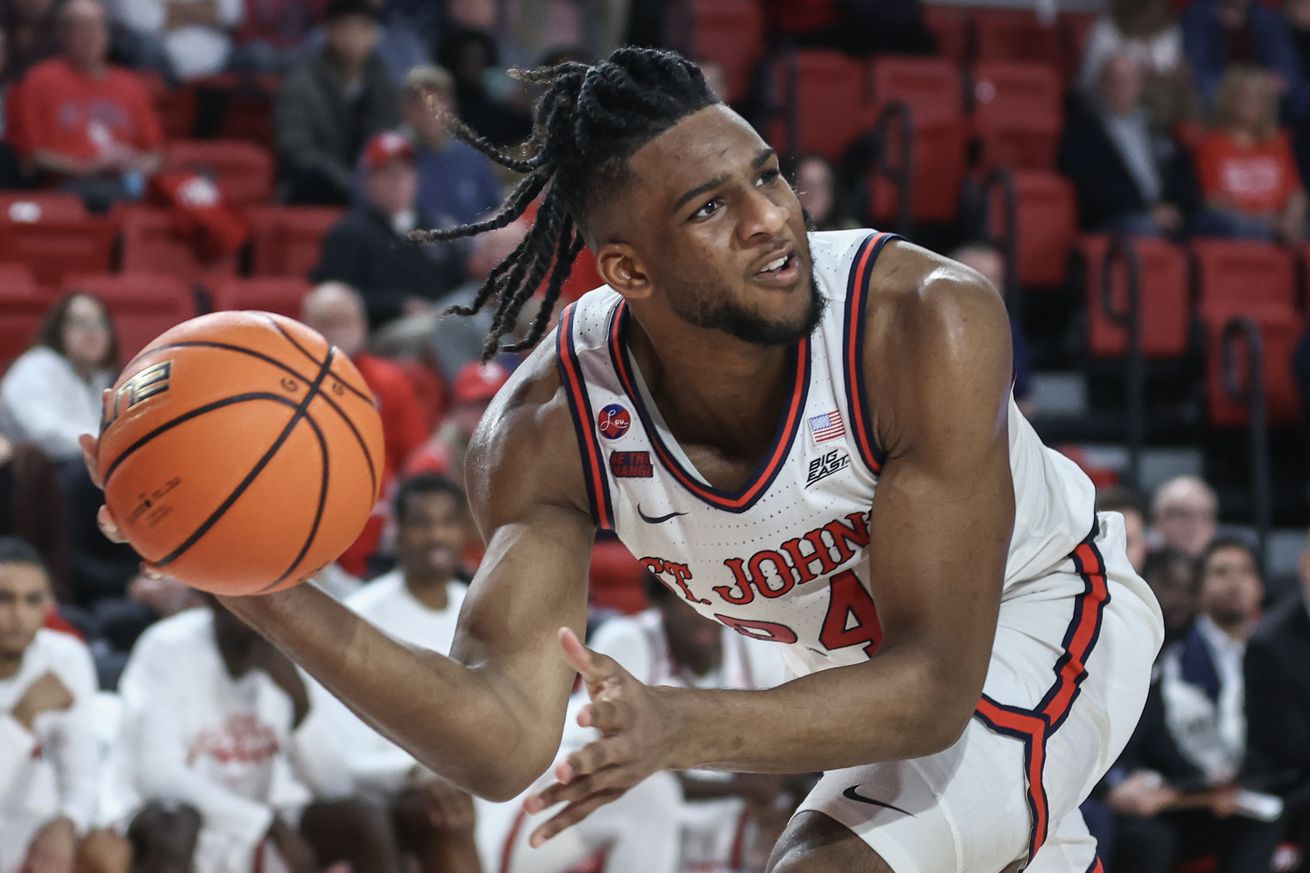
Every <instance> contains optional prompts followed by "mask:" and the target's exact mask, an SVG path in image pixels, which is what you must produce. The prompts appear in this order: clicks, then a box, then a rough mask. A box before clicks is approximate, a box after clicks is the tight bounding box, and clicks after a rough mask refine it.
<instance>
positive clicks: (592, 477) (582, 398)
mask: <svg viewBox="0 0 1310 873" xmlns="http://www.w3.org/2000/svg"><path fill="white" fill-rule="evenodd" d="M576 305H577V304H570V305H569V306H567V307H565V309H564V312H563V313H561V314H560V320H559V328H558V332H559V335H558V337H557V346H558V349H557V354H556V358H557V359H558V361H559V369H560V378H561V379H562V381H563V382H564V393H565V395H566V396H567V397H568V401H569V408H570V409H571V410H572V412H573V427H574V430H576V431H577V434H578V446H579V447H580V448H581V450H582V471H583V473H584V474H585V476H586V480H587V496H588V497H589V498H590V503H591V513H592V516H593V517H594V518H595V520H596V524H597V525H599V526H600V527H602V528H605V529H613V527H614V509H613V506H612V505H611V503H610V495H609V489H608V488H606V487H605V466H604V464H603V463H602V462H601V458H602V454H601V448H600V442H599V440H598V439H597V437H596V431H595V429H594V427H593V425H592V422H591V403H590V402H589V401H588V399H587V388H586V382H585V380H584V379H583V378H582V368H581V366H580V365H579V364H578V358H577V352H576V350H575V349H574V347H573V307H574V306H576Z"/></svg>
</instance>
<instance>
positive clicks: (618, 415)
mask: <svg viewBox="0 0 1310 873" xmlns="http://www.w3.org/2000/svg"><path fill="white" fill-rule="evenodd" d="M809 238H810V250H811V252H812V253H813V259H814V277H815V281H816V282H817V285H818V292H819V294H821V295H822V296H823V297H824V298H826V301H827V307H826V309H825V310H824V315H823V319H822V322H821V323H820V325H819V327H818V329H817V330H816V331H815V332H814V333H813V334H812V335H811V336H809V337H808V338H806V339H804V340H802V341H801V342H799V343H798V344H797V345H796V347H795V349H794V350H793V351H792V352H791V353H792V354H793V355H794V362H793V366H792V370H791V375H790V378H791V380H792V382H793V388H792V392H791V397H790V400H789V401H788V402H787V404H786V407H785V408H784V410H783V412H782V419H781V421H780V422H779V424H778V429H777V431H776V434H775V437H774V442H773V446H772V448H771V449H770V450H769V452H768V453H767V455H766V456H765V458H764V460H763V462H762V463H761V465H760V468H759V469H758V470H757V471H756V472H755V474H754V475H752V476H751V477H750V478H749V480H748V481H747V482H746V483H745V484H744V485H743V486H742V487H741V488H739V489H737V490H734V491H725V490H722V489H719V488H715V487H713V486H711V485H710V484H708V483H707V482H706V481H705V480H704V479H703V478H702V477H701V476H700V475H699V474H698V473H697V471H696V469H695V468H694V467H693V465H692V464H691V462H690V461H689V460H688V458H687V455H686V453H685V452H683V451H682V449H681V448H680V447H679V445H678V443H677V441H676V440H675V439H674V437H673V435H672V434H671V432H670V430H669V428H668V427H667V425H666V424H665V422H664V421H663V420H662V419H661V416H660V412H659V410H658V409H657V408H656V407H655V404H654V403H653V402H652V401H651V399H650V396H649V393H648V392H647V391H646V389H645V386H644V382H643V381H642V377H641V373H640V372H639V371H638V370H637V367H636V363H635V360H634V359H633V357H632V356H631V355H630V354H629V353H628V351H627V348H626V337H627V331H628V325H629V323H630V321H631V314H630V312H629V311H628V307H627V305H626V304H625V303H624V302H623V298H622V297H620V296H619V295H618V294H617V293H616V292H614V291H613V290H611V289H609V288H607V287H604V288H598V289H596V290H595V291H592V292H590V293H588V294H586V295H584V296H583V297H582V298H581V299H579V300H578V301H577V302H576V303H574V304H573V305H572V306H570V307H568V308H567V309H566V310H565V311H564V313H563V314H562V315H561V318H560V325H559V328H558V330H557V333H556V343H557V349H558V358H559V366H560V374H561V377H562V379H563V382H564V387H565V391H566V394H567V395H568V398H569V403H570V406H571V408H572V411H573V414H574V424H575V427H576V430H577V434H578V440H579V445H580V449H581V453H582V461H583V470H584V472H585V474H586V477H587V488H588V492H589V498H590V501H591V507H592V512H593V514H594V515H595V518H596V522H597V524H598V525H599V526H600V527H602V528H607V529H612V530H613V531H615V532H616V533H617V534H618V537H619V539H620V540H622V542H623V543H624V545H626V546H627V547H628V549H629V551H631V552H632V554H633V555H634V556H636V557H637V558H638V559H639V560H640V561H641V563H642V564H643V565H645V566H646V567H647V568H648V569H649V570H650V571H651V572H653V573H655V574H656V575H657V576H658V577H659V578H660V580H661V581H663V582H664V583H665V584H666V585H668V586H669V587H670V589H672V590H673V591H674V592H676V593H678V594H679V595H680V596H682V597H684V598H685V599H686V600H687V601H688V602H689V603H691V604H692V605H693V606H694V607H695V608H696V609H697V610H698V611H700V612H701V613H702V614H704V615H706V616H709V617H712V618H714V619H716V620H717V621H719V622H721V623H723V624H725V625H727V626H728V627H730V628H733V629H734V630H736V631H738V632H740V633H742V634H745V635H746V636H750V637H753V638H756V639H762V640H770V641H773V642H779V643H784V644H786V645H787V655H788V660H789V662H790V664H791V666H792V668H793V669H794V670H796V671H797V672H800V673H804V672H810V671H813V670H820V669H825V668H827V667H833V666H837V665H840V664H850V663H856V662H858V661H863V660H864V659H866V658H867V657H869V656H870V655H872V654H873V652H874V651H875V650H876V648H877V646H878V644H879V642H880V641H881V639H882V628H881V626H880V624H879V622H878V613H877V609H876V608H875V606H874V602H873V598H872V596H871V594H870V591H869V579H868V574H869V566H868V554H867V550H868V545H869V518H870V513H871V509H872V506H873V501H874V495H875V492H876V490H877V485H878V473H879V471H880V470H881V469H882V464H883V460H884V455H883V452H882V450H881V449H880V448H879V446H878V444H877V442H876V440H875V437H874V434H873V433H872V429H871V426H870V416H869V414H868V404H869V397H868V394H867V391H866V389H865V385H864V381H865V380H864V371H863V365H862V361H863V345H864V334H865V330H864V327H865V325H864V316H865V310H866V306H865V301H866V297H867V288H868V279H869V276H870V275H871V273H872V271H873V266H874V261H875V260H876V259H877V257H878V254H879V252H880V251H881V250H882V248H883V247H884V246H885V245H886V244H887V242H888V241H889V240H890V239H893V237H891V236H890V235H888V234H880V233H876V232H871V231H868V230H854V231H838V232H832V233H812V234H810V237H809ZM1009 421H1010V426H1009V437H1010V464H1011V468H1012V470H1013V476H1014V491H1015V507H1016V513H1015V523H1014V534H1013V538H1012V540H1011V543H1010V552H1009V558H1008V560H1007V564H1006V580H1005V587H1006V591H1005V596H1006V597H1010V596H1013V595H1014V594H1015V593H1016V591H1017V590H1018V587H1019V583H1021V582H1034V580H1039V579H1040V578H1041V577H1042V576H1043V575H1045V573H1046V571H1048V570H1049V569H1050V568H1052V567H1053V566H1055V565H1056V564H1057V563H1059V562H1060V561H1062V560H1064V559H1066V558H1067V557H1068V556H1069V555H1070V553H1071V552H1073V550H1074V548H1075V547H1076V546H1077V545H1078V544H1079V543H1080V542H1082V541H1083V540H1084V539H1086V538H1087V536H1088V534H1089V532H1090V531H1091V530H1092V525H1093V521H1094V513H1093V503H1094V489H1093V487H1092V483H1091V482H1090V481H1089V480H1088V478H1087V477H1086V476H1085V475H1083V473H1082V471H1080V470H1079V469H1078V468H1077V466H1075V465H1074V464H1073V462H1071V461H1069V460H1068V459H1067V458H1065V457H1063V456H1062V455H1059V454H1057V453H1055V452H1052V451H1050V450H1048V449H1047V448H1046V447H1045V446H1043V445H1042V443H1041V440H1040V439H1039V438H1038V437H1037V434H1036V433H1035V432H1034V431H1033V429H1032V427H1031V426H1030V425H1029V424H1028V422H1027V421H1026V420H1025V419H1024V418H1023V416H1022V415H1021V414H1020V412H1019V410H1018V408H1017V407H1016V406H1015V405H1014V403H1013V401H1012V402H1011V404H1010V418H1009ZM1034 584H1036V585H1037V586H1039V587H1040V585H1041V584H1042V583H1041V582H1034ZM1024 587H1025V588H1030V587H1032V586H1031V585H1028V586H1024ZM1081 591H1082V590H1081V587H1079V588H1077V589H1073V588H1071V589H1070V591H1069V592H1068V593H1069V595H1070V596H1076V595H1077V594H1080V593H1081ZM1048 596H1049V592H1048Z"/></svg>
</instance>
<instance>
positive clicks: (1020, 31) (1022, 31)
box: [973, 7, 1060, 64]
mask: <svg viewBox="0 0 1310 873" xmlns="http://www.w3.org/2000/svg"><path fill="white" fill-rule="evenodd" d="M973 27H974V39H975V43H974V44H975V46H976V49H977V51H976V53H975V55H974V57H975V58H976V59H977V60H980V61H983V60H1003V61H1033V62H1036V63H1041V64H1057V63H1059V61H1060V36H1059V31H1057V30H1056V28H1055V26H1054V25H1053V24H1043V23H1042V22H1041V21H1038V19H1037V16H1036V14H1034V13H1033V12H1032V10H1029V9H988V8H985V7H983V8H978V9H975V10H974V13H973Z"/></svg>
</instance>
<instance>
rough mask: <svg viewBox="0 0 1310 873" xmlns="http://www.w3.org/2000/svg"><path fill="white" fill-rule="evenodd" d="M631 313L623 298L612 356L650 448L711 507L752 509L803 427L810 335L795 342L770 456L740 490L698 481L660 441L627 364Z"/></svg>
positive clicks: (612, 329) (612, 323)
mask: <svg viewBox="0 0 1310 873" xmlns="http://www.w3.org/2000/svg"><path fill="white" fill-rule="evenodd" d="M628 314H629V313H628V307H627V302H626V301H620V302H619V304H618V305H617V306H616V307H615V310H614V313H613V315H612V317H611V320H610V337H609V345H610V359H611V360H612V361H613V364H614V371H615V372H616V373H617V374H618V377H619V381H620V383H622V385H623V390H624V392H625V393H626V394H627V395H628V399H629V400H630V401H632V405H633V406H634V407H635V408H636V410H637V415H638V416H639V417H640V418H641V422H642V426H643V427H645V428H646V435H647V437H648V438H649V440H650V444H651V447H652V448H653V449H654V450H655V455H656V457H658V458H659V459H660V463H661V464H662V465H663V466H664V468H665V469H666V470H668V471H669V473H671V474H672V475H673V478H675V479H677V480H678V483H679V484H680V485H682V487H683V488H686V489H687V490H688V491H690V492H691V493H692V494H694V495H695V496H696V497H699V498H700V499H701V500H704V501H705V502H706V503H708V504H710V505H711V506H716V507H718V508H719V509H727V510H729V511H732V512H744V511H745V510H747V509H749V508H750V507H751V506H752V505H754V503H755V501H757V500H758V499H759V498H760V496H761V495H763V494H764V492H765V491H766V490H767V489H768V487H769V486H770V485H771V484H773V480H774V479H775V478H776V477H777V475H778V471H779V470H781V469H782V463H783V461H784V460H785V459H786V458H787V455H788V453H789V452H790V451H791V447H792V445H793V444H794V443H795V441H796V432H797V430H799V428H800V421H801V418H802V417H803V414H804V411H805V400H806V397H807V396H808V393H809V387H810V340H809V338H808V337H805V338H802V339H801V340H800V341H799V342H798V343H796V363H795V370H796V374H795V381H794V383H793V386H792V392H791V399H790V400H789V401H788V405H787V409H786V412H785V413H784V415H783V419H782V423H781V425H780V426H779V429H778V433H777V434H776V435H775V436H774V441H773V449H772V451H771V452H770V454H769V456H768V459H767V460H766V461H765V462H764V464H763V465H762V466H761V468H760V469H759V470H758V471H757V472H756V473H755V474H754V475H753V476H752V477H751V478H750V479H749V480H747V483H746V484H745V485H744V486H742V487H741V488H740V489H739V490H737V491H724V490H722V489H719V488H715V487H713V486H711V485H706V484H704V483H702V482H699V481H697V480H696V478H695V477H693V476H692V475H691V474H689V473H687V471H685V470H683V469H682V466H681V465H680V464H679V463H678V460H677V458H676V457H675V456H674V455H673V453H672V452H670V451H669V450H668V448H667V447H666V446H665V445H664V442H663V441H662V440H661V438H660V434H659V430H658V428H656V426H655V423H654V421H653V420H652V419H651V417H650V414H649V412H648V411H647V409H646V405H645V403H644V402H643V401H642V397H641V392H640V391H638V390H637V383H636V380H635V379H634V378H633V376H632V370H631V368H630V367H629V366H628V360H627V354H626V352H625V350H624V344H623V332H624V326H625V325H626V323H627V319H628Z"/></svg>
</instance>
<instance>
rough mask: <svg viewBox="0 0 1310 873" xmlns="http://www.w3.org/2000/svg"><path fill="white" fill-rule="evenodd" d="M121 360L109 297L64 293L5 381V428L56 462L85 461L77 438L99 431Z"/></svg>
mask: <svg viewBox="0 0 1310 873" xmlns="http://www.w3.org/2000/svg"><path fill="white" fill-rule="evenodd" d="M117 364H118V340H117V339H116V337H115V336H114V327H113V323H112V322H111V320H110V317H109V310H107V309H106V308H105V304H104V301H102V300H101V299H100V298H99V297H96V296H95V295H94V294H85V293H81V292H74V293H72V294H69V295H67V296H65V297H62V298H60V299H59V301H58V302H56V303H55V304H54V306H53V307H51V309H50V312H49V313H48V314H47V315H46V318H45V321H44V322H43V323H42V325H41V327H40V329H39V330H38V331H37V334H36V337H35V340H34V342H33V343H32V347H31V348H30V349H28V350H27V351H26V352H24V353H23V354H22V355H20V356H19V357H18V359H17V360H16V361H14V362H13V364H12V365H10V367H9V369H8V371H6V372H5V375H4V379H3V380H0V410H2V412H0V415H2V417H3V419H4V424H5V427H6V428H7V429H9V430H12V431H14V433H13V435H14V436H16V437H18V438H20V439H26V440H28V441H30V442H33V443H35V444H36V445H37V446H38V447H39V448H40V449H41V451H42V452H44V453H45V455H46V457H48V458H50V459H51V460H53V461H75V462H77V463H80V462H81V457H82V449H81V447H80V446H78V444H77V437H78V435H79V434H84V433H96V432H98V431H99V430H100V395H101V392H103V391H104V390H105V389H106V388H108V387H109V386H110V385H112V384H113V383H114V373H115V369H116V367H117Z"/></svg>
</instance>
